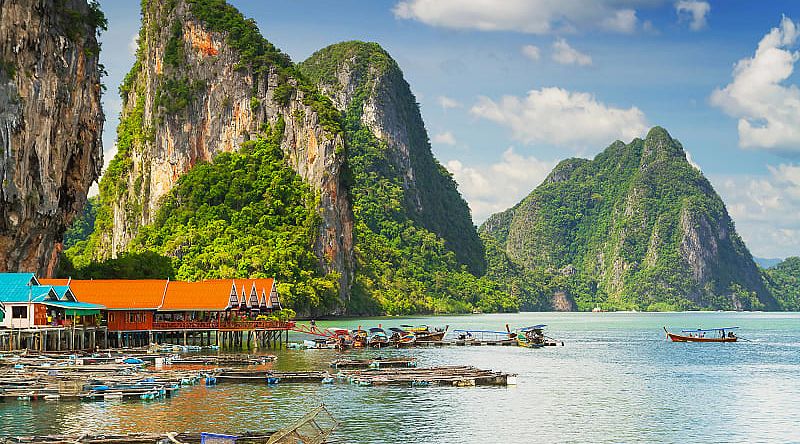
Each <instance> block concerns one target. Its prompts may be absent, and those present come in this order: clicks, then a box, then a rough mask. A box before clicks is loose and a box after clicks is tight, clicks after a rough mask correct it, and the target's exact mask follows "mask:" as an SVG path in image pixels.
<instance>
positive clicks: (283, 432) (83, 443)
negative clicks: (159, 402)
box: [0, 405, 339, 444]
mask: <svg viewBox="0 0 800 444" xmlns="http://www.w3.org/2000/svg"><path fill="white" fill-rule="evenodd" d="M338 425H339V423H338V422H337V421H336V419H335V418H334V417H333V416H332V415H331V414H330V412H328V410H327V409H326V408H325V406H324V405H320V406H319V407H317V408H315V409H313V410H311V411H310V412H308V413H306V414H305V415H304V416H302V417H301V418H298V419H297V420H295V421H294V422H292V423H291V424H289V425H288V426H286V427H284V428H282V429H280V430H277V431H272V432H234V433H225V434H217V433H205V432H202V433H196V432H195V433H192V432H184V433H174V432H172V433H131V434H125V435H119V434H102V435H88V434H85V435H80V436H56V435H49V436H25V437H0V444H10V443H28V444H122V443H126V444H173V443H175V444H199V443H212V442H218V443H222V442H235V443H237V444H299V443H303V444H324V443H325V442H326V441H327V438H328V437H329V436H330V434H331V433H332V432H333V431H334V430H335V429H336V427H338Z"/></svg>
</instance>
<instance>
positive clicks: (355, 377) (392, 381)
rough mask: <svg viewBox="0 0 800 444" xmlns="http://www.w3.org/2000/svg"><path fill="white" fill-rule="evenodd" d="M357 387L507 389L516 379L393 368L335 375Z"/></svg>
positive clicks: (455, 369) (451, 369)
mask: <svg viewBox="0 0 800 444" xmlns="http://www.w3.org/2000/svg"><path fill="white" fill-rule="evenodd" d="M336 377H337V378H340V379H341V378H344V379H346V380H348V382H350V383H352V384H357V385H373V386H376V385H402V386H411V387H415V386H416V387H424V386H429V385H443V386H456V387H469V386H476V385H495V386H506V385H515V384H516V375H513V374H508V373H502V372H495V371H492V370H481V369H478V368H476V367H472V366H445V367H432V368H402V369H401V368H396V369H368V370H345V371H342V372H340V373H339V374H337V375H336Z"/></svg>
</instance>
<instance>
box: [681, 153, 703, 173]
mask: <svg viewBox="0 0 800 444" xmlns="http://www.w3.org/2000/svg"><path fill="white" fill-rule="evenodd" d="M683 151H684V152H685V153H686V161H687V162H689V164H690V165H691V166H693V167H695V168H697V170H698V171H703V169H702V168H700V164H698V163H697V162H695V161H694V158H693V157H692V153H690V152H689V150H687V149H686V148H684V149H683Z"/></svg>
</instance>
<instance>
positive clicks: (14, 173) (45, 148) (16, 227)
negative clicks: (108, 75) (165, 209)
mask: <svg viewBox="0 0 800 444" xmlns="http://www.w3.org/2000/svg"><path fill="white" fill-rule="evenodd" d="M104 27H105V18H104V17H103V14H102V12H100V10H99V9H98V7H97V5H96V4H94V3H92V4H91V5H90V4H88V3H87V2H86V0H3V1H0V175H2V184H0V258H2V259H0V271H17V270H35V271H37V272H38V273H39V274H41V275H43V276H47V275H51V274H52V273H53V271H54V268H55V266H56V264H57V260H58V253H59V252H60V251H61V240H62V236H63V234H64V231H65V230H66V229H67V227H68V225H69V223H70V222H71V221H72V219H73V218H74V217H75V215H76V214H78V213H80V212H81V211H82V209H83V206H84V204H85V202H86V195H87V191H88V189H89V186H90V185H91V183H92V182H94V181H95V180H96V179H97V177H98V176H99V174H100V169H101V167H102V163H103V162H102V142H101V138H100V136H101V133H102V128H103V119H104V117H103V111H102V109H101V105H100V95H101V84H100V76H101V71H102V67H101V66H100V65H99V64H98V58H99V51H100V46H99V45H98V42H97V33H98V32H99V31H100V30H101V29H102V28H104Z"/></svg>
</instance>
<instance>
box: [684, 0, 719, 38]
mask: <svg viewBox="0 0 800 444" xmlns="http://www.w3.org/2000/svg"><path fill="white" fill-rule="evenodd" d="M710 11H711V5H709V4H708V2H704V1H699V0H680V1H678V2H677V3H675V12H676V13H677V14H678V20H680V21H683V20H689V29H691V30H692V31H699V30H701V29H703V28H705V27H706V16H707V15H708V13H709V12H710Z"/></svg>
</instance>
